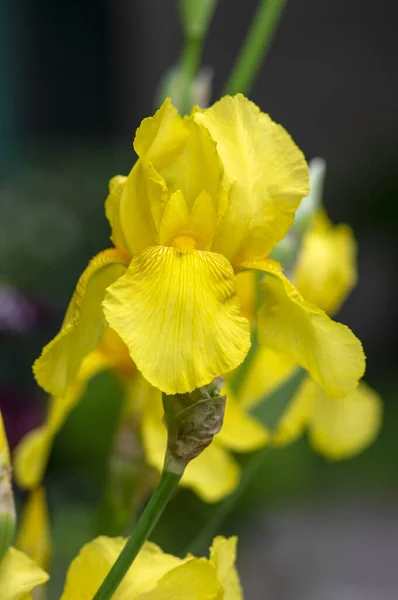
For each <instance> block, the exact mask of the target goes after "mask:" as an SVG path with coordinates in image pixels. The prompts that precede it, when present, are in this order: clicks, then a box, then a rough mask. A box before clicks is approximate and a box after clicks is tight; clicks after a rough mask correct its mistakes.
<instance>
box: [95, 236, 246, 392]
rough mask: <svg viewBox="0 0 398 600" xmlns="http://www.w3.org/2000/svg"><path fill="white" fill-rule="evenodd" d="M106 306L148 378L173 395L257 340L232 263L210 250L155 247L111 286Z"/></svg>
mask: <svg viewBox="0 0 398 600" xmlns="http://www.w3.org/2000/svg"><path fill="white" fill-rule="evenodd" d="M104 312H105V315H106V319H107V321H108V323H109V325H110V327H111V328H112V329H114V330H115V331H116V332H117V333H118V334H119V335H120V337H121V338H122V339H123V341H124V342H125V343H126V345H127V346H128V348H129V350H130V354H131V357H132V359H133V360H134V362H135V363H136V365H137V367H138V369H139V370H140V371H141V372H142V374H143V375H144V377H145V378H146V379H147V380H148V381H149V382H150V383H151V384H152V385H154V386H155V387H157V388H159V389H161V390H162V391H164V392H166V393H168V394H175V393H178V392H181V393H184V392H189V391H192V390H193V389H195V388H197V387H199V386H201V385H205V384H207V383H209V382H210V381H211V380H212V379H213V378H214V377H216V376H217V375H219V374H220V373H226V372H228V371H231V370H232V369H234V368H235V367H236V366H237V365H239V364H240V363H241V362H242V361H243V359H244V358H245V356H246V354H247V352H248V350H249V347H250V332H249V325H248V322H247V320H246V319H244V318H243V317H241V316H240V315H239V303H238V301H237V297H236V286H235V276H234V273H233V271H232V268H231V265H230V264H229V262H228V261H227V260H226V259H225V258H224V257H223V256H221V255H218V254H214V253H210V252H203V251H197V250H189V249H188V250H187V251H183V250H180V249H178V248H171V247H154V248H148V249H147V250H145V251H144V252H142V253H140V254H139V255H138V256H136V257H135V258H134V259H133V260H132V262H131V265H130V267H129V269H128V271H127V272H126V274H125V276H123V277H122V278H120V279H119V280H118V281H117V282H115V284H113V285H111V286H110V287H109V288H108V293H107V295H106V297H105V301H104Z"/></svg>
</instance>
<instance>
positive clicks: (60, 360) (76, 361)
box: [33, 249, 129, 397]
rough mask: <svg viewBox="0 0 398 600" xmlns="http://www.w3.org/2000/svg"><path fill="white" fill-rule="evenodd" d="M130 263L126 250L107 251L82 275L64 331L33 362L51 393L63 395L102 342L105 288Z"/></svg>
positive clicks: (70, 305)
mask: <svg viewBox="0 0 398 600" xmlns="http://www.w3.org/2000/svg"><path fill="white" fill-rule="evenodd" d="M128 263H129V257H128V256H126V254H125V253H123V252H121V251H119V250H113V249H112V250H104V251H103V252H100V254H97V256H95V257H94V258H93V259H92V260H91V262H90V264H89V265H88V267H87V269H86V270H85V271H84V273H83V274H82V276H81V277H80V279H79V281H78V283H77V286H76V290H75V293H74V294H73V297H72V300H71V301H70V303H69V306H68V310H67V313H66V316H65V319H64V322H63V324H62V327H61V331H60V332H59V333H58V335H56V336H55V338H54V339H53V340H52V341H51V342H50V343H49V344H47V346H45V347H44V349H43V352H42V354H41V356H40V357H39V358H38V359H37V360H36V362H35V363H34V365H33V372H34V374H35V377H36V380H37V382H38V384H39V385H40V386H41V387H42V388H43V389H44V390H46V391H47V392H48V393H49V394H51V395H53V396H58V397H59V396H63V395H64V394H65V393H66V390H67V387H68V385H69V384H70V383H72V382H73V380H74V379H75V377H76V375H77V372H78V370H79V368H80V365H81V363H82V361H83V359H84V358H85V356H87V354H89V352H91V351H92V350H94V349H95V348H96V347H97V346H98V344H99V343H100V342H101V339H102V336H103V334H104V331H105V328H106V321H105V318H104V315H103V312H102V306H101V302H102V300H103V298H104V295H105V290H106V288H107V287H108V286H109V285H110V284H111V283H113V282H114V281H115V280H116V279H118V278H119V277H120V276H121V275H122V274H123V273H124V272H125V271H126V268H127V265H128Z"/></svg>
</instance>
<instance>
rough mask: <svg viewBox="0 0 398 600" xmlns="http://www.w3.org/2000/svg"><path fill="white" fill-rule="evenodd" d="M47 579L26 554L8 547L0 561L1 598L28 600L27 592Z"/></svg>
mask: <svg viewBox="0 0 398 600" xmlns="http://www.w3.org/2000/svg"><path fill="white" fill-rule="evenodd" d="M47 580H48V575H47V573H46V572H45V571H43V569H41V568H40V567H38V566H37V565H36V564H35V563H34V562H33V561H32V560H31V559H30V558H29V557H28V556H26V554H24V553H23V552H20V551H19V550H16V549H15V548H10V549H9V551H8V552H7V554H6V556H5V557H4V559H3V560H2V561H1V563H0V593H1V596H0V597H1V600H28V598H30V596H29V592H32V591H33V590H34V589H35V588H36V587H37V586H39V585H41V584H43V583H45V582H46V581H47Z"/></svg>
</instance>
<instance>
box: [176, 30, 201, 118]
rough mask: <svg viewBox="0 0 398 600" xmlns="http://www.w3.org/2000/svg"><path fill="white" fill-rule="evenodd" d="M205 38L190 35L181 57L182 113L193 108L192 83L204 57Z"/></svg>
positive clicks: (187, 112) (188, 111)
mask: <svg viewBox="0 0 398 600" xmlns="http://www.w3.org/2000/svg"><path fill="white" fill-rule="evenodd" d="M202 48H203V38H201V37H189V38H187V39H186V41H185V45H184V48H183V51H182V57H181V82H182V90H181V106H180V110H181V113H182V114H189V113H190V112H191V110H192V104H193V99H192V84H193V81H194V79H195V77H196V73H197V71H198V68H199V64H200V61H201V57H202Z"/></svg>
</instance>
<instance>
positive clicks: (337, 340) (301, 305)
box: [242, 260, 365, 396]
mask: <svg viewBox="0 0 398 600" xmlns="http://www.w3.org/2000/svg"><path fill="white" fill-rule="evenodd" d="M242 266H246V268H254V269H256V268H257V269H260V270H262V271H265V272H266V273H267V275H266V277H265V279H264V282H263V283H262V289H263V292H264V303H263V305H262V307H261V309H260V310H259V313H258V320H259V321H258V322H259V338H260V342H261V343H262V344H264V345H265V346H267V347H269V348H271V349H272V350H274V351H275V352H280V353H282V354H285V355H286V356H287V357H288V358H289V359H291V360H292V361H293V362H295V363H296V364H298V365H301V366H302V367H303V368H304V369H306V370H307V371H308V372H309V374H310V375H311V377H312V379H314V381H316V382H318V383H319V384H320V385H321V386H322V387H323V388H324V389H325V391H326V392H327V393H328V394H329V395H330V396H345V395H346V394H348V393H349V392H351V391H353V390H354V389H355V388H356V386H357V385H358V381H359V380H360V379H361V377H362V376H363V373H364V371H365V356H364V353H363V349H362V345H361V342H360V341H359V340H358V338H357V337H356V336H355V335H354V334H353V333H352V331H351V330H350V329H349V328H348V327H346V326H345V325H342V324H341V323H336V322H335V321H332V319H330V318H329V317H328V316H327V315H326V314H325V313H324V312H323V311H322V310H321V309H320V308H318V307H317V306H315V305H314V304H310V303H309V302H306V301H305V300H304V299H303V298H302V296H301V295H300V294H299V292H298V291H297V289H296V288H295V287H294V285H293V284H292V283H290V281H289V280H288V279H286V277H285V276H284V275H283V273H282V270H281V268H280V266H278V265H277V263H274V262H273V261H269V260H264V261H252V262H248V263H246V264H245V265H242Z"/></svg>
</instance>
